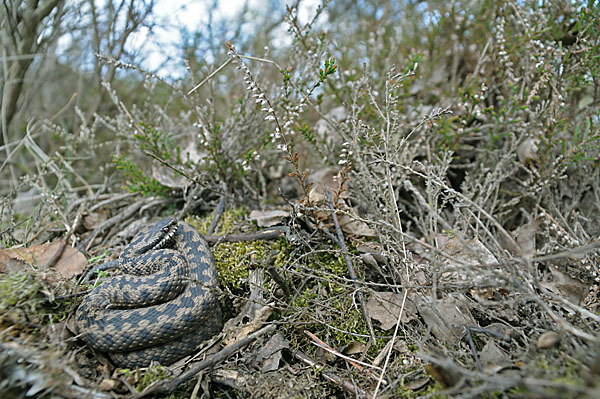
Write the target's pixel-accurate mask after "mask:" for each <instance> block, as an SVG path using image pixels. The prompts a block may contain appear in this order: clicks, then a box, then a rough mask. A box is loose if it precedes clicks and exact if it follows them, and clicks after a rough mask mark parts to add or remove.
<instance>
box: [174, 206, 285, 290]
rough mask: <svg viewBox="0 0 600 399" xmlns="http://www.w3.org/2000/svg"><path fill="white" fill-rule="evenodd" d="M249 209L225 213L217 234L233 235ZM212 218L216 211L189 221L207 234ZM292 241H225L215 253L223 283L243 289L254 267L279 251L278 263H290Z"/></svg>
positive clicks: (220, 278) (276, 261) (276, 262)
mask: <svg viewBox="0 0 600 399" xmlns="http://www.w3.org/2000/svg"><path fill="white" fill-rule="evenodd" d="M245 215H246V210H245V209H243V208H238V209H234V210H228V211H225V212H223V215H222V216H221V219H220V220H219V225H218V228H217V231H216V232H215V234H216V235H226V234H231V233H232V232H234V231H235V229H236V227H237V226H236V225H237V224H238V223H239V222H240V221H242V220H243V218H244V216H245ZM211 221H212V214H211V215H207V216H205V217H202V218H200V217H190V218H188V219H186V222H188V223H190V224H191V225H193V226H194V227H196V228H197V229H198V230H199V231H200V232H201V233H203V234H205V233H206V231H207V230H208V227H209V226H210V223H211ZM287 248H288V244H287V242H286V241H285V240H276V241H244V242H223V243H220V244H219V245H217V246H216V247H213V248H212V250H213V256H214V258H215V263H216V265H217V273H218V275H219V281H220V282H221V284H226V285H229V286H231V287H233V288H240V287H241V285H242V284H243V283H245V282H246V280H247V279H248V274H249V270H250V268H251V267H252V266H254V265H256V264H260V263H262V262H265V261H266V260H268V259H269V257H270V256H271V253H273V252H275V253H277V258H276V259H275V266H277V265H282V264H284V263H285V262H286V259H287V254H288V251H287Z"/></svg>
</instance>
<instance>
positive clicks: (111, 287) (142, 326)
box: [75, 218, 222, 367]
mask: <svg viewBox="0 0 600 399" xmlns="http://www.w3.org/2000/svg"><path fill="white" fill-rule="evenodd" d="M117 263H118V268H119V269H120V270H121V271H122V272H123V273H124V274H121V275H117V276H114V277H111V278H109V279H107V280H106V281H104V282H103V283H101V284H100V285H99V286H98V287H96V288H95V289H94V290H92V292H90V293H89V294H88V295H87V296H86V297H85V298H84V299H83V301H82V303H81V305H80V306H79V308H78V309H77V311H76V313H75V324H76V326H77V330H78V333H79V334H80V336H81V338H82V339H83V340H84V341H85V342H86V343H87V344H89V345H90V346H92V347H93V348H95V349H96V350H98V351H101V352H107V353H108V354H109V356H110V358H111V359H112V360H113V362H115V363H116V364H117V365H119V366H121V367H136V366H147V365H149V364H150V362H151V361H153V360H154V361H157V362H159V363H161V364H164V365H166V364H170V363H172V362H174V361H176V360H179V359H181V358H182V357H184V356H186V355H188V354H190V353H192V352H194V350H195V349H196V348H197V347H198V344H200V343H201V342H202V341H204V340H206V339H208V338H210V337H211V336H213V335H214V334H216V333H217V332H218V331H220V329H221V326H222V321H221V309H220V305H219V302H218V299H217V295H216V292H215V288H216V286H217V272H216V267H215V262H214V259H213V256H212V253H211V252H210V249H209V247H208V244H207V243H206V240H205V239H204V237H202V235H201V234H200V232H198V230H196V229H195V228H194V227H192V226H191V225H189V224H187V223H183V222H179V223H177V221H176V220H175V219H173V218H169V219H165V220H161V221H160V222H157V223H156V224H154V225H153V226H152V227H150V228H148V229H146V230H145V231H142V232H141V233H139V234H138V235H137V236H136V237H135V238H134V239H133V241H132V242H131V243H130V244H129V245H128V246H127V247H126V248H125V249H124V250H123V252H122V254H121V255H120V257H119V260H118V262H117Z"/></svg>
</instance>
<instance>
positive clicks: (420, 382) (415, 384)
mask: <svg viewBox="0 0 600 399" xmlns="http://www.w3.org/2000/svg"><path fill="white" fill-rule="evenodd" d="M429 381H431V379H430V378H418V379H416V380H413V381H411V382H409V383H408V384H404V388H406V389H410V390H411V391H418V390H420V389H422V388H423V387H425V386H426V385H427V384H428V383H429Z"/></svg>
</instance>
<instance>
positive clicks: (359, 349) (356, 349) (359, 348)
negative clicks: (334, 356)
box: [341, 341, 367, 355]
mask: <svg viewBox="0 0 600 399" xmlns="http://www.w3.org/2000/svg"><path fill="white" fill-rule="evenodd" d="M366 347H367V346H366V345H365V344H363V343H362V342H358V341H352V342H350V343H349V344H348V345H346V346H345V347H344V349H342V350H341V352H342V354H344V355H356V354H357V353H363V352H364V350H365V348H366Z"/></svg>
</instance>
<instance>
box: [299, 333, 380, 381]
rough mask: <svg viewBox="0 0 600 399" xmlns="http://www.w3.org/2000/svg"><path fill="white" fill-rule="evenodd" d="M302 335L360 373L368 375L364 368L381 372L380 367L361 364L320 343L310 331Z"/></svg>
mask: <svg viewBox="0 0 600 399" xmlns="http://www.w3.org/2000/svg"><path fill="white" fill-rule="evenodd" d="M304 334H306V335H308V336H309V337H310V339H312V340H313V341H314V342H313V343H314V344H315V345H316V346H318V347H319V348H321V349H323V350H326V351H327V352H329V353H333V354H334V355H336V356H337V357H340V358H342V359H344V360H346V361H348V363H350V364H351V365H353V366H354V367H356V368H357V369H358V370H359V371H361V372H365V373H369V370H365V369H364V367H370V368H373V369H376V370H381V367H377V366H373V365H372V364H369V363H365V362H361V361H360V360H356V359H352V358H351V357H349V356H346V355H343V354H341V353H340V352H338V351H336V350H335V349H333V348H332V347H331V346H329V345H327V344H326V343H325V342H323V341H321V340H320V339H319V337H317V336H316V335H315V334H313V333H311V332H310V331H307V330H304ZM363 366H364V367H363ZM369 374H370V373H369Z"/></svg>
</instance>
